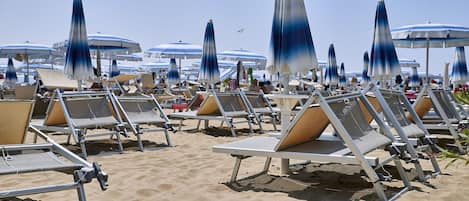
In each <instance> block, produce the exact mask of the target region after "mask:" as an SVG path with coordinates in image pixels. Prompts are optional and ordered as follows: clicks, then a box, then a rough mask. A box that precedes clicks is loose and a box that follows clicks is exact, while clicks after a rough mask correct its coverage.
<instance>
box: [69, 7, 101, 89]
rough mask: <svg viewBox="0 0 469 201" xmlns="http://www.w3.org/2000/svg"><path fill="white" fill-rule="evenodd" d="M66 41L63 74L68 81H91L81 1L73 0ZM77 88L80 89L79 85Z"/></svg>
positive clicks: (92, 75) (92, 76) (90, 66)
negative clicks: (67, 43)
mask: <svg viewBox="0 0 469 201" xmlns="http://www.w3.org/2000/svg"><path fill="white" fill-rule="evenodd" d="M68 41H69V45H68V46H67V53H66V55H65V66H64V72H65V74H66V75H67V76H68V77H69V78H70V79H74V80H78V81H82V80H92V79H93V78H94V73H93V66H92V65H91V57H90V48H89V46H88V38H87V35H86V24H85V15H84V13H83V5H82V2H81V0H73V13H72V23H71V26H70V36H69V40H68ZM79 87H81V84H79Z"/></svg>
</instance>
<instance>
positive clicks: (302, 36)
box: [267, 0, 318, 75]
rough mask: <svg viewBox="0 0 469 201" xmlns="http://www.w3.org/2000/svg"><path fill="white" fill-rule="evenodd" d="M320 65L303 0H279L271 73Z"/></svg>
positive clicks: (303, 69)
mask: <svg viewBox="0 0 469 201" xmlns="http://www.w3.org/2000/svg"><path fill="white" fill-rule="evenodd" d="M317 68H318V61H317V58H316V52H315V50H314V45H313V38H312V37H311V30H310V27H309V22H308V16H307V14H306V9H305V4H304V1H303V0H275V11H274V19H273V23H272V33H271V38H270V54H269V59H268V61H267V69H268V70H269V72H270V73H271V74H276V73H277V72H280V74H282V75H290V74H294V73H297V72H301V73H307V72H308V71H309V70H311V69H317Z"/></svg>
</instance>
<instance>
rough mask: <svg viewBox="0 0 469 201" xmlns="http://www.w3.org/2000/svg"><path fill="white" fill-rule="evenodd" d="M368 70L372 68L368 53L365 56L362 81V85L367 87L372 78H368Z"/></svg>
mask: <svg viewBox="0 0 469 201" xmlns="http://www.w3.org/2000/svg"><path fill="white" fill-rule="evenodd" d="M368 68H370V57H369V56H368V52H365V54H364V55H363V70H362V80H361V83H360V84H361V85H362V87H363V86H366V85H368V82H370V76H368Z"/></svg>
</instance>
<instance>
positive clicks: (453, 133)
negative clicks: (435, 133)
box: [413, 85, 465, 153]
mask: <svg viewBox="0 0 469 201" xmlns="http://www.w3.org/2000/svg"><path fill="white" fill-rule="evenodd" d="M425 94H427V95H428V96H429V97H430V99H431V100H432V105H433V106H434V109H436V110H437V111H438V114H439V115H440V116H441V119H442V120H443V124H444V125H438V126H436V127H435V126H433V125H431V124H424V125H425V128H427V129H428V130H431V129H446V130H448V131H449V132H450V134H451V136H453V139H454V141H455V144H456V146H457V148H458V150H459V152H461V153H464V152H465V151H464V148H463V146H462V144H461V137H460V136H459V133H458V131H457V130H456V128H455V127H457V126H454V125H453V124H452V122H451V120H450V119H449V118H448V115H447V114H446V112H445V110H444V109H443V106H442V105H441V103H440V101H439V100H438V98H437V97H436V95H435V94H434V92H433V90H432V88H431V86H428V85H424V86H423V88H422V89H421V91H420V93H419V94H418V96H417V99H416V100H415V102H414V105H413V108H415V106H416V105H417V104H418V102H419V101H420V100H421V99H423V96H424V95H425ZM456 116H459V114H456Z"/></svg>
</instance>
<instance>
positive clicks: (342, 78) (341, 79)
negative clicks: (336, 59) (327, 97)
mask: <svg viewBox="0 0 469 201" xmlns="http://www.w3.org/2000/svg"><path fill="white" fill-rule="evenodd" d="M346 86H347V77H346V76H345V66H344V63H341V64H340V74H339V87H346Z"/></svg>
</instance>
